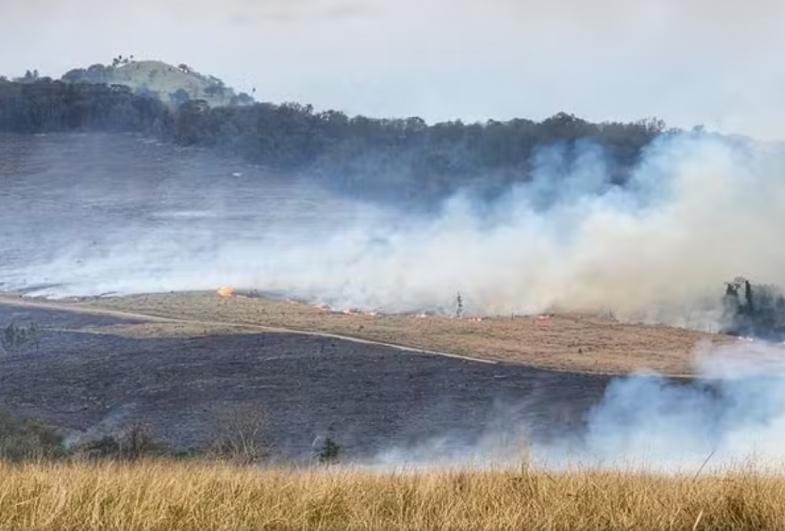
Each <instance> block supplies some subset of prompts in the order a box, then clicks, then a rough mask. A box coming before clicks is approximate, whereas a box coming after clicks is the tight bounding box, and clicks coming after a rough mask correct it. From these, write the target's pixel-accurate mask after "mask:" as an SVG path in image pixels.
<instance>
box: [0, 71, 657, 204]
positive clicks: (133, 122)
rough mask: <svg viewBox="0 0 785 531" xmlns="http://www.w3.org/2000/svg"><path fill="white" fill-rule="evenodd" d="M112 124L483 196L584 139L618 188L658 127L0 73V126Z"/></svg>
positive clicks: (302, 168)
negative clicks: (412, 111)
mask: <svg viewBox="0 0 785 531" xmlns="http://www.w3.org/2000/svg"><path fill="white" fill-rule="evenodd" d="M72 130H86V131H124V132H136V133H144V134H148V135H155V136H158V137H160V138H162V139H165V140H168V141H172V142H176V143H178V144H180V145H184V146H200V147H207V148H211V149H214V150H217V151H220V152H223V153H229V154H232V155H238V156H241V157H243V158H245V159H246V160H249V161H251V162H254V163H259V164H263V165H266V166H268V167H270V168H273V169H277V170H281V171H296V172H300V173H305V174H307V175H311V176H313V177H314V178H319V179H323V180H325V181H327V182H329V183H330V184H332V185H334V186H337V187H340V188H342V189H345V190H351V191H353V192H354V193H362V192H366V193H369V194H371V195H374V196H377V195H383V196H384V197H387V198H393V197H398V198H401V199H414V198H419V199H422V198H428V199H434V198H441V197H444V196H446V195H448V194H450V193H452V192H454V191H455V190H457V189H459V188H462V187H467V186H468V187H474V188H476V189H477V190H478V191H479V192H481V193H483V194H491V195H492V194H494V193H497V192H498V191H500V190H504V189H506V188H507V187H508V186H509V185H510V184H511V183H514V182H520V181H526V180H528V179H530V178H531V177H532V173H533V171H534V167H535V166H536V164H537V161H536V157H535V156H534V155H535V154H536V153H537V152H538V149H539V148H542V147H545V146H549V147H552V148H553V147H554V146H555V148H556V149H558V150H559V152H560V153H561V155H562V158H563V160H564V161H566V164H567V166H569V163H570V161H571V160H573V159H574V158H575V156H576V153H578V152H579V151H580V149H579V148H580V146H582V145H586V144H588V143H591V144H592V145H596V146H598V147H600V148H602V150H603V151H604V153H605V155H606V160H607V162H608V166H609V171H610V175H611V180H612V181H613V182H615V183H616V184H623V183H624V181H625V180H626V178H627V176H628V175H629V172H630V170H631V169H632V168H634V167H635V165H636V164H637V162H638V161H639V158H640V156H641V152H642V150H643V149H644V148H645V146H646V145H648V144H649V143H650V142H651V141H652V140H653V139H654V138H655V137H657V136H658V135H660V134H662V133H663V132H664V130H665V126H664V124H663V123H662V122H661V121H659V120H653V119H652V120H642V121H639V122H635V123H616V122H613V123H601V124H595V123H589V122H587V121H584V120H582V119H579V118H576V117H575V116H572V115H569V114H564V113H561V114H557V115H555V116H553V117H551V118H548V119H546V120H544V121H542V122H534V121H531V120H524V119H516V120H511V121H506V122H500V121H488V122H485V123H470V124H465V123H462V122H461V121H453V122H446V123H438V124H435V125H430V126H429V125H427V124H426V123H425V122H424V121H423V120H422V119H420V118H407V119H372V118H367V117H364V116H355V117H349V116H347V115H346V114H344V113H342V112H336V111H327V112H315V111H314V109H313V107H311V106H309V105H300V104H295V103H287V104H283V105H273V104H270V103H256V104H253V105H237V106H229V107H216V108H210V107H209V106H208V105H207V103H206V102H204V101H201V100H191V101H184V102H183V103H182V104H181V105H179V106H178V107H177V108H176V109H175V108H173V107H172V106H167V105H165V104H164V103H162V102H160V101H159V100H157V99H155V98H151V97H149V96H145V95H144V94H138V93H133V92H132V91H131V90H130V89H129V88H127V87H124V86H118V85H113V86H107V85H105V84H88V83H69V82H65V81H53V80H51V79H48V78H45V79H38V78H34V79H29V80H26V81H25V82H9V81H3V80H0V131H6V132H9V131H10V132H20V133H37V132H55V131H72Z"/></svg>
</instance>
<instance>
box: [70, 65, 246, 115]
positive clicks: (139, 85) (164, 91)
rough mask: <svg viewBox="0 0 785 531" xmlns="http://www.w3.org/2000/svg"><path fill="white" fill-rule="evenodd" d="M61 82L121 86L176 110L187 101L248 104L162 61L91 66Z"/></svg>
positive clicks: (214, 81) (211, 80)
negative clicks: (154, 97)
mask: <svg viewBox="0 0 785 531" xmlns="http://www.w3.org/2000/svg"><path fill="white" fill-rule="evenodd" d="M63 81H67V82H71V83H78V82H87V83H105V84H107V85H125V86H128V87H130V88H131V89H133V90H134V92H136V93H139V94H147V95H154V96H156V97H157V98H158V99H160V100H161V101H163V102H164V103H166V104H170V105H173V106H177V105H179V104H182V103H184V102H185V101H188V100H189V99H190V100H204V101H206V102H207V103H208V104H209V105H210V106H211V107H220V106H227V105H233V104H243V103H250V102H251V101H252V100H251V98H250V96H248V95H247V94H244V93H241V94H239V95H238V94H236V93H235V91H234V90H233V89H232V88H230V87H227V86H226V85H225V84H224V82H223V81H221V80H220V79H218V78H216V77H214V76H208V75H203V74H200V73H198V72H196V71H195V70H193V69H192V68H190V67H188V66H187V65H180V66H179V67H175V66H172V65H170V64H167V63H164V62H162V61H125V62H119V61H117V60H116V61H115V64H113V65H111V66H104V65H100V64H99V65H93V66H91V67H89V68H87V69H74V70H71V71H69V72H68V73H66V74H65V75H64V76H63Z"/></svg>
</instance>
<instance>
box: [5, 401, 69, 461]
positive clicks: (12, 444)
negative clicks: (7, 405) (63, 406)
mask: <svg viewBox="0 0 785 531" xmlns="http://www.w3.org/2000/svg"><path fill="white" fill-rule="evenodd" d="M63 455H65V450H64V447H63V436H62V435H60V434H59V433H57V432H56V431H55V430H54V429H52V428H50V427H49V426H47V425H46V424H44V422H43V421H40V420H37V419H19V418H16V417H13V416H11V415H10V414H9V413H7V412H5V411H0V457H1V458H3V459H7V460H10V461H23V460H38V459H52V458H57V457H62V456H63Z"/></svg>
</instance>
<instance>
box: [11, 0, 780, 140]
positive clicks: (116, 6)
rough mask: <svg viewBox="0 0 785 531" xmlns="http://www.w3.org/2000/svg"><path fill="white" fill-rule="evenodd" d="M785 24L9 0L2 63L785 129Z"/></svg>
mask: <svg viewBox="0 0 785 531" xmlns="http://www.w3.org/2000/svg"><path fill="white" fill-rule="evenodd" d="M784 22H785V5H783V4H782V3H781V2H773V1H768V0H754V1H744V2H742V1H740V0H731V1H728V2H721V3H718V2H712V1H709V0H689V1H686V2H685V1H678V0H642V1H635V2H629V1H626V0H598V1H592V2H585V1H582V0H557V1H552V2H539V1H535V0H488V1H483V2H480V1H477V0H423V1H417V2H415V1H414V0H395V1H393V0H299V1H291V0H287V1H283V0H265V1H261V2H256V1H251V0H225V1H220V2H219V1H218V0H188V1H186V0H166V1H155V2H154V1H152V0H139V1H136V2H124V1H119V0H70V1H68V2H62V1H57V0H0V44H1V45H0V71H1V72H2V73H3V74H8V75H20V74H22V73H24V71H25V69H27V68H38V69H39V70H41V71H42V72H45V73H51V74H54V75H61V74H62V73H64V72H65V71H66V70H68V69H70V68H73V67H77V66H86V65H88V64H91V63H96V62H103V63H106V62H107V61H109V60H110V58H111V57H113V56H116V55H118V54H124V55H129V54H135V55H136V57H140V58H156V59H162V60H165V61H169V62H172V63H175V64H177V63H180V62H185V63H188V64H190V65H192V66H194V67H195V68H197V69H198V70H200V71H204V72H207V73H212V74H214V75H217V76H219V77H221V78H223V79H225V80H226V81H227V82H228V83H229V84H230V85H234V86H236V87H238V88H239V89H241V90H250V89H251V88H253V87H256V88H257V89H258V92H257V96H258V97H259V98H260V99H265V100H270V101H275V102H282V101H292V100H296V101H301V102H306V103H313V104H314V105H315V106H316V107H317V108H318V109H326V108H337V109H341V110H345V111H347V112H349V113H365V114H370V115H379V116H409V115H420V116H422V117H423V118H425V119H426V120H429V121H433V120H444V119H452V118H457V117H462V118H465V119H469V120H475V119H487V118H497V119H504V118H511V117H516V116H521V117H531V118H544V117H546V116H550V115H552V114H555V113H556V112H558V111H567V112H573V113H575V114H578V115H581V116H583V117H585V118H587V119H590V120H594V121H602V120H608V119H619V120H632V119H638V118H641V117H646V116H652V115H655V116H658V117H660V118H663V119H665V120H666V121H668V122H669V123H671V124H673V125H677V126H685V127H690V126H692V125H695V124H705V125H707V126H708V127H711V128H719V129H720V130H723V131H725V132H735V133H744V134H749V135H752V136H756V137H759V138H771V139H773V138H778V139H783V138H784V137H785V134H784V133H785V132H784V131H783V126H782V124H783V123H785V119H784V118H785V111H783V109H785V106H783V105H782V103H783V98H782V94H783V87H785V66H783V64H782V61H780V60H779V57H778V50H781V49H783V48H785V42H784V40H785V37H783V35H782V32H781V31H780V28H781V27H783V23H784ZM76 35H78V36H79V38H74V36H76Z"/></svg>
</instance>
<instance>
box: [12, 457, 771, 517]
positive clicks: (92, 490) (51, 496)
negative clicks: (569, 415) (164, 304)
mask: <svg viewBox="0 0 785 531" xmlns="http://www.w3.org/2000/svg"><path fill="white" fill-rule="evenodd" d="M0 529H26V530H58V531H68V530H85V529H116V530H126V529H134V530H137V529H139V530H167V531H172V530H174V531H176V530H186V529H187V530H197V529H198V530H218V529H220V530H256V529H270V530H289V529H293V530H294V529H297V530H302V529H320V530H333V529H335V530H338V529H340V530H344V529H348V530H370V529H379V530H399V529H417V530H453V529H455V530H472V531H474V530H496V529H510V530H512V529H516V530H528V529H531V530H546V529H547V530H567V529H576V530H577V529H580V530H585V531H593V530H597V531H599V530H603V531H608V530H616V529H619V530H621V529H624V530H646V531H650V530H653V529H679V530H681V529H685V530H692V529H712V530H775V529H776V530H781V529H785V477H773V476H763V475H757V474H754V473H752V472H750V471H745V470H741V471H738V472H731V473H728V474H726V475H724V476H722V477H717V476H702V477H699V478H697V479H696V478H694V477H687V476H685V477H658V476H655V475H645V474H633V473H623V472H591V471H583V472H572V473H560V474H546V473H542V472H529V471H527V470H526V469H522V470H521V471H518V472H514V471H486V472H468V471H465V472H456V471H453V472H422V473H398V474H395V473H375V472H369V471H361V470H352V469H342V468H338V467H336V468H330V469H307V470H283V469H281V470H261V469H254V468H250V467H245V468H243V467H235V466H230V465H226V464H215V463H213V464H210V463H201V462H200V463H196V462H190V463H188V462H153V461H149V462H143V463H136V464H130V463H126V464H120V463H50V464H47V463H42V464H23V465H9V464H2V465H0Z"/></svg>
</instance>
